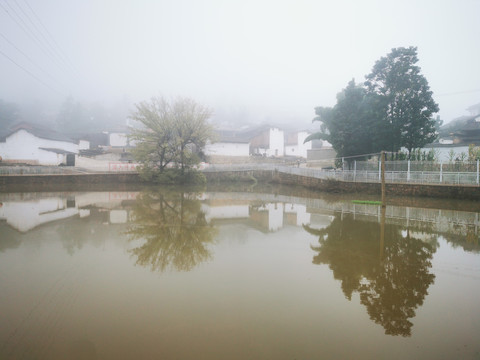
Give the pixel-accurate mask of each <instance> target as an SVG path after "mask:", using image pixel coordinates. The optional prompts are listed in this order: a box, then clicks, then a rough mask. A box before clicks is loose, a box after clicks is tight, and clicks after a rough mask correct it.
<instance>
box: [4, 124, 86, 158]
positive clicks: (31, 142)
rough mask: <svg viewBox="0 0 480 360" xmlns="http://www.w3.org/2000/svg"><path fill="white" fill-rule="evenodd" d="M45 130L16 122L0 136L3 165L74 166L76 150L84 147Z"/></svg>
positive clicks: (83, 142) (84, 142)
mask: <svg viewBox="0 0 480 360" xmlns="http://www.w3.org/2000/svg"><path fill="white" fill-rule="evenodd" d="M88 146H89V145H88V142H86V141H82V142H81V143H80V144H79V143H77V142H75V141H74V140H72V139H70V138H68V137H67V136H65V135H63V134H59V133H57V132H55V131H52V130H49V129H47V128H44V127H41V126H38V125H32V124H28V123H20V124H18V125H16V126H14V127H12V128H11V129H9V130H8V131H7V132H5V133H4V134H3V135H0V156H1V158H2V161H4V162H12V163H14V162H20V163H27V164H32V165H59V164H65V165H74V164H75V155H76V154H78V151H79V150H80V148H88Z"/></svg>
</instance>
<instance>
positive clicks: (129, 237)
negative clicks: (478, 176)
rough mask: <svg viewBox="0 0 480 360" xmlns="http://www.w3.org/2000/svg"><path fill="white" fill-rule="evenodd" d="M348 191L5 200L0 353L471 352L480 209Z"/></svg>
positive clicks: (0, 218)
mask: <svg viewBox="0 0 480 360" xmlns="http://www.w3.org/2000/svg"><path fill="white" fill-rule="evenodd" d="M351 200H352V199H349V198H348V197H347V198H346V197H340V196H334V195H322V194H315V195H312V194H308V195H307V196H306V195H304V194H302V193H299V194H295V193H291V192H290V193H289V192H288V191H281V192H277V191H275V192H274V191H261V192H255V191H253V190H251V189H249V190H245V191H218V190H217V191H210V190H209V191H193V190H188V189H172V188H168V189H164V188H156V189H155V188H154V189H146V190H142V191H101V192H100V191H97V192H95V191H92V192H58V193H56V192H38V193H4V194H0V285H1V289H2V290H1V295H0V308H1V313H0V316H1V318H0V358H2V359H20V358H21V359H320V358H324V359H353V358H355V359H382V358H389V359H390V358H394V359H395V358H398V359H407V358H408V359H412V358H417V359H453V358H455V359H479V358H480V343H479V342H478V339H480V306H479V304H480V245H479V238H480V229H479V226H480V222H479V212H480V211H478V210H475V209H474V208H475V206H473V210H472V209H471V207H472V206H470V208H468V209H467V210H469V211H465V209H463V210H459V209H458V207H457V208H455V209H452V208H449V206H448V204H446V205H442V206H440V205H441V204H440V203H439V204H438V205H439V206H432V205H428V204H425V202H423V203H420V205H418V204H417V203H416V202H413V203H414V204H415V206H412V205H411V204H410V205H409V206H404V205H401V204H399V205H388V206H387V207H386V208H384V210H383V209H382V208H381V207H380V206H377V205H368V204H355V203H352V201H351ZM407 203H408V201H407ZM411 203H412V202H411ZM427 205H428V206H427ZM466 208H467V207H466ZM470 210H472V211H470Z"/></svg>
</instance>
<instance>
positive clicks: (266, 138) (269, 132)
mask: <svg viewBox="0 0 480 360" xmlns="http://www.w3.org/2000/svg"><path fill="white" fill-rule="evenodd" d="M257 134H258V135H256V136H255V137H253V138H252V139H251V141H250V153H251V154H252V155H262V156H267V157H271V156H273V157H282V156H284V155H285V138H284V133H283V130H280V129H279V128H276V127H270V126H263V127H261V128H259V129H258V130H257Z"/></svg>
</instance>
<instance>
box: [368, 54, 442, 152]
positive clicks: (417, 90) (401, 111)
mask: <svg viewBox="0 0 480 360" xmlns="http://www.w3.org/2000/svg"><path fill="white" fill-rule="evenodd" d="M417 62H418V57H417V48H416V47H412V46H411V47H408V48H404V47H400V48H396V49H392V51H391V52H390V53H389V54H388V55H387V56H385V57H382V58H380V59H379V60H378V61H377V62H376V63H375V65H374V67H373V69H372V72H371V73H370V74H368V75H367V76H366V81H365V85H366V87H367V90H368V92H369V93H370V94H375V95H378V96H379V97H380V99H381V102H382V103H383V106H384V113H383V116H382V119H381V120H382V121H381V123H380V124H381V129H380V130H381V132H383V133H384V137H383V139H384V143H383V144H382V145H383V147H384V150H391V151H394V152H396V151H398V150H400V148H401V147H402V146H403V147H405V148H406V149H407V150H408V152H409V153H410V152H411V151H412V149H415V148H420V147H423V146H424V145H426V144H428V143H430V142H432V141H433V140H435V138H436V137H437V136H438V133H437V129H436V119H435V118H434V117H433V114H434V113H436V112H438V111H439V107H438V104H437V103H436V102H435V101H434V100H433V97H432V95H433V93H432V91H431V90H430V87H429V85H428V81H427V79H426V78H425V76H423V75H422V74H421V73H420V67H419V66H418V65H416V64H417Z"/></svg>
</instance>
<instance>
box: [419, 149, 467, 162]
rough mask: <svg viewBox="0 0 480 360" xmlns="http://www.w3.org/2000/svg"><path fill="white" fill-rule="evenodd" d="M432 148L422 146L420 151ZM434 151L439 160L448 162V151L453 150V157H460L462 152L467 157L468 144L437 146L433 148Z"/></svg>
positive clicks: (427, 150)
mask: <svg viewBox="0 0 480 360" xmlns="http://www.w3.org/2000/svg"><path fill="white" fill-rule="evenodd" d="M431 149H432V148H424V149H422V151H426V152H429V151H430V150H431ZM433 149H434V151H435V153H436V154H437V157H438V161H439V162H444V163H446V162H448V161H449V160H450V151H451V150H453V151H454V152H455V157H454V158H453V160H455V158H457V157H458V158H460V154H461V153H464V154H465V155H466V156H467V157H468V146H451V147H450V146H449V147H437V148H433Z"/></svg>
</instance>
